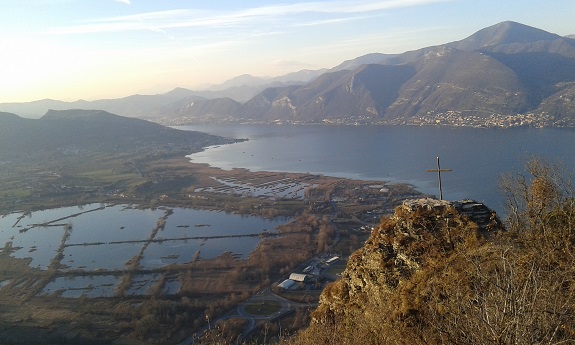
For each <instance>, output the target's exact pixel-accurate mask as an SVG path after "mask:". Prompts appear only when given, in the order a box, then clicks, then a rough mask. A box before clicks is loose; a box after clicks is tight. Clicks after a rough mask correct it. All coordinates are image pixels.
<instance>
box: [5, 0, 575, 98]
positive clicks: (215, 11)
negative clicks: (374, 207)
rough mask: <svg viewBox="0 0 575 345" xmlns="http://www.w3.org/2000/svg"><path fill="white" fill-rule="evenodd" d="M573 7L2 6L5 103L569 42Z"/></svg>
mask: <svg viewBox="0 0 575 345" xmlns="http://www.w3.org/2000/svg"><path fill="white" fill-rule="evenodd" d="M574 16H575V1H574V0H380V1H376V0H331V1H327V0H325V1H324V0H320V1H288V0H271V1H263V0H249V1H243V0H211V1H203V0H188V1H184V0H0V46H1V52H0V102H18V101H30V100H37V99H43V98H53V99H59V100H66V101H71V100H77V99H80V98H82V99H87V100H93V99H99V98H117V97H123V96H128V95H131V94H134V93H141V94H153V93H163V92H166V91H169V90H171V89H173V88H174V87H177V86H180V87H186V88H191V89H199V88H200V87H201V86H202V85H206V84H208V83H212V84H218V83H221V82H223V81H225V80H227V79H230V78H232V77H234V76H238V75H241V74H245V73H248V74H251V75H254V76H278V75H283V74H287V73H289V72H293V71H298V70H301V69H319V68H324V67H325V68H331V67H334V66H336V65H338V64H339V63H341V62H343V61H344V60H347V59H352V58H355V57H358V56H361V55H364V54H367V53H373V52H379V53H401V52H404V51H407V50H412V49H417V48H421V47H424V46H429V45H435V44H441V43H447V42H450V41H455V40H459V39H462V38H465V37H467V36H469V35H471V34H472V33H474V32H475V31H477V30H480V29H482V28H484V27H487V26H490V25H493V24H496V23H498V22H501V21H505V20H513V21H517V22H521V23H523V24H527V25H531V26H535V27H538V28H541V29H544V30H546V31H550V32H553V33H557V34H560V35H567V34H575V24H574V23H575V22H574V20H573V18H574Z"/></svg>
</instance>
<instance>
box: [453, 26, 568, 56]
mask: <svg viewBox="0 0 575 345" xmlns="http://www.w3.org/2000/svg"><path fill="white" fill-rule="evenodd" d="M558 38H561V36H559V35H556V34H552V33H550V32H547V31H545V30H541V29H537V28H534V27H531V26H528V25H525V24H521V23H517V22H513V21H505V22H501V23H498V24H495V25H492V26H489V27H487V28H484V29H481V30H479V31H477V32H476V33H474V34H473V35H471V36H469V37H467V38H465V39H463V40H461V41H456V42H453V43H451V44H450V45H449V46H451V47H453V48H457V49H461V50H476V49H480V48H483V47H486V46H492V45H500V44H510V43H532V42H538V41H551V40H555V39H558Z"/></svg>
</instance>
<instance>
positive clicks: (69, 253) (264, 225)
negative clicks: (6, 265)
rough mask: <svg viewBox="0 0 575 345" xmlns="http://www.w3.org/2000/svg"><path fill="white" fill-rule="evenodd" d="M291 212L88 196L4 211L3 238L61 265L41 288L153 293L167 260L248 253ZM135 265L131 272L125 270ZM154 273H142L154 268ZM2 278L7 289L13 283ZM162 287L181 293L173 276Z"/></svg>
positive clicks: (40, 265)
mask: <svg viewBox="0 0 575 345" xmlns="http://www.w3.org/2000/svg"><path fill="white" fill-rule="evenodd" d="M288 220H289V219H287V218H276V219H271V220H270V219H263V218H260V217H255V216H245V215H244V216H241V215H235V214H229V213H225V212H218V211H207V210H196V209H184V208H173V209H172V208H158V209H154V210H151V209H138V208H135V207H132V206H130V205H101V204H89V205H84V206H78V207H64V208H58V209H52V210H44V211H37V212H32V213H30V214H22V213H12V214H8V215H6V216H3V217H1V218H0V245H2V246H3V247H4V252H9V253H10V256H11V257H13V258H17V259H27V260H29V264H28V265H29V267H30V268H31V269H37V270H40V271H48V270H56V274H55V278H54V279H52V280H51V281H49V282H48V283H46V284H45V286H44V287H43V289H42V290H41V292H40V293H39V294H38V295H39V296H43V295H52V294H58V295H60V296H61V297H68V298H78V297H81V296H84V297H88V298H97V297H113V296H116V295H117V293H118V287H119V286H120V285H121V284H128V285H127V286H126V289H125V290H123V294H124V295H147V294H149V292H150V291H149V290H150V287H151V286H153V285H154V284H155V283H156V282H158V281H159V280H160V279H161V278H162V274H160V273H158V272H153V271H154V270H160V269H163V268H165V267H166V266H168V265H173V264H177V265H181V264H186V263H191V262H195V261H197V260H201V259H212V258H215V257H218V256H220V255H222V254H223V253H231V254H232V255H233V256H234V257H238V258H246V257H247V255H248V254H249V253H250V252H251V251H252V250H253V249H254V248H255V247H256V246H257V245H258V243H259V242H260V237H261V236H265V235H267V234H268V233H271V234H273V233H274V232H275V227H276V226H278V225H281V224H284V223H286V222H287V221H288ZM127 271H130V272H131V274H130V279H129V280H126V279H125V277H124V274H125V273H126V272H127ZM147 271H150V272H151V273H143V274H141V273H138V272H147ZM10 283H11V282H10V281H7V282H0V289H2V288H3V287H4V286H8V285H10ZM162 286H163V287H162V289H163V291H162V293H163V294H166V295H170V294H176V293H177V292H178V291H179V289H180V283H179V281H178V280H177V279H176V278H173V277H171V278H170V277H168V278H167V279H166V280H165V281H164V282H163V284H162Z"/></svg>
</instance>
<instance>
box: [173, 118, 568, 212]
mask: <svg viewBox="0 0 575 345" xmlns="http://www.w3.org/2000/svg"><path fill="white" fill-rule="evenodd" d="M177 128H179V129H186V130H196V131H200V132H206V133H210V134H216V135H222V136H226V137H232V138H247V139H249V141H245V142H241V143H235V144H231V145H224V146H215V147H210V148H208V149H206V150H204V151H202V152H199V153H195V154H192V155H190V156H189V157H190V159H191V161H192V162H196V163H207V164H209V165H211V166H214V167H219V168H222V169H231V168H246V169H249V170H252V171H286V172H302V173H308V172H309V173H314V174H324V175H328V176H336V177H345V178H353V179H363V180H384V181H391V182H407V183H410V184H413V185H414V186H415V187H417V189H418V190H419V191H421V192H423V193H427V194H433V195H438V194H439V192H438V186H437V174H435V173H428V172H426V171H427V170H428V169H435V168H436V157H437V156H439V157H440V158H441V167H442V168H445V169H452V172H448V173H444V174H442V185H443V197H444V199H447V200H459V199H464V198H469V199H475V200H477V201H481V202H484V203H486V204H487V205H488V206H489V207H491V208H493V209H495V210H496V211H498V212H499V213H503V212H504V198H503V196H502V195H501V193H500V190H499V181H500V178H501V176H502V175H503V174H509V173H513V172H517V171H519V170H521V169H522V168H523V166H524V164H525V162H526V160H527V159H529V158H530V157H532V156H534V155H535V156H541V157H545V158H546V159H548V160H550V161H556V160H559V161H561V162H563V163H564V164H565V166H566V168H568V169H569V170H570V171H572V170H573V167H574V166H575V129H561V128H513V129H483V128H462V127H441V126H425V127H416V126H335V125H201V126H199V125H198V126H179V127H177Z"/></svg>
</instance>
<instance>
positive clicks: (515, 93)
mask: <svg viewBox="0 0 575 345" xmlns="http://www.w3.org/2000/svg"><path fill="white" fill-rule="evenodd" d="M222 88H223V89H222ZM258 88H259V91H258V93H257V94H252V95H251V96H250V92H248V91H247V90H250V91H251V92H254V91H255V90H257V89H258ZM242 90H243V92H244V93H243V97H240V96H238V95H239V94H240V93H241V92H242ZM202 92H203V93H202ZM202 92H194V91H190V90H185V89H175V90H173V91H171V92H169V93H166V94H162V95H155V96H141V95H134V96H130V97H126V98H122V99H118V100H101V101H94V102H83V101H78V102H74V103H68V104H67V105H68V106H73V107H76V108H86V107H90V108H96V109H104V110H106V111H110V112H113V113H117V114H120V115H125V116H133V117H141V118H147V119H152V120H154V121H158V122H162V123H167V124H184V123H197V122H290V123H294V122H295V123H326V122H328V123H386V124H437V123H439V124H450V125H477V126H485V125H488V126H489V125H493V126H504V127H505V126H517V125H535V126H573V125H575V39H573V38H572V37H561V36H558V35H555V34H552V33H549V32H546V31H543V30H540V29H537V28H533V27H529V26H526V25H523V24H519V23H515V22H510V21H508V22H503V23H499V24H496V25H494V26H491V27H488V28H485V29H482V30H480V31H478V32H476V33H475V34H473V35H471V36H469V37H467V38H465V39H462V40H460V41H456V42H451V43H446V44H443V45H439V46H433V47H426V48H422V49H418V50H414V51H409V52H405V53H403V54H379V53H374V54H368V55H365V56H361V57H358V58H356V59H353V60H348V61H345V62H343V63H342V64H340V65H339V66H336V67H335V68H333V69H331V70H329V71H325V70H322V71H302V72H299V73H298V74H293V75H291V76H286V77H283V78H276V79H269V80H261V79H259V78H254V77H251V76H241V77H238V78H235V79H233V80H231V81H229V82H228V83H226V84H224V85H222V86H220V87H219V88H217V87H212V88H211V89H210V90H208V91H202ZM233 93H235V94H236V96H232V94H233ZM219 95H222V96H224V97H219ZM248 96H250V97H248ZM65 106H66V104H63V103H62V102H60V103H58V102H57V101H50V100H44V101H38V102H31V103H18V104H14V103H13V104H0V110H3V111H10V112H13V113H18V114H21V115H29V114H30V112H31V110H30V109H32V108H34V107H35V108H34V109H35V111H36V112H38V111H39V110H41V109H42V108H43V109H44V110H46V109H48V108H52V109H62V108H63V107H65Z"/></svg>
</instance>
